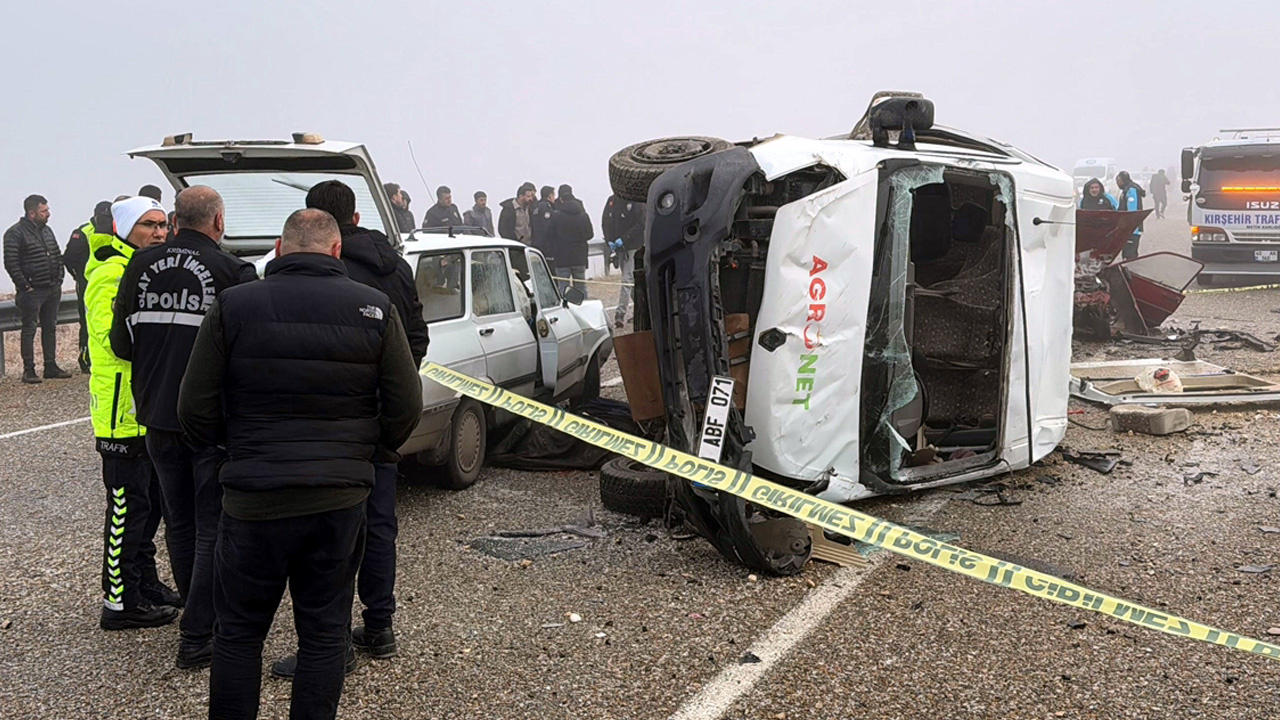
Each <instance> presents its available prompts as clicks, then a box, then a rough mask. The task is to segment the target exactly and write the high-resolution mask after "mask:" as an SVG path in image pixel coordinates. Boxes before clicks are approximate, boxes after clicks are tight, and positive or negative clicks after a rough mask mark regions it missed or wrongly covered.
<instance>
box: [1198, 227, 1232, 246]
mask: <svg viewBox="0 0 1280 720" xmlns="http://www.w3.org/2000/svg"><path fill="white" fill-rule="evenodd" d="M1191 240H1192V241H1193V242H1202V243H1224V242H1227V233H1226V232H1225V231H1223V230H1222V229H1221V228H1208V227H1206V228H1202V227H1195V228H1191Z"/></svg>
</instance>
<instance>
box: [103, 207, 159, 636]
mask: <svg viewBox="0 0 1280 720" xmlns="http://www.w3.org/2000/svg"><path fill="white" fill-rule="evenodd" d="M111 216H112V220H113V223H114V225H115V236H114V237H112V238H111V240H110V242H107V243H106V244H103V245H101V246H99V247H98V248H97V249H96V250H94V251H93V252H92V253H91V254H90V255H89V260H88V262H86V263H85V270H84V275H85V282H86V285H85V293H84V305H85V321H86V324H87V325H88V328H89V360H90V364H91V366H92V367H91V372H90V375H89V409H90V415H91V416H92V419H93V434H94V437H95V441H96V444H97V450H98V454H99V455H101V456H102V482H103V484H104V485H105V486H106V489H107V512H106V520H105V524H104V528H103V558H102V591H103V601H102V602H103V608H102V619H101V621H100V625H101V627H102V629H103V630H124V629H127V628H139V627H157V626H160V625H167V624H169V623H171V622H173V621H174V620H175V619H176V618H177V617H178V610H177V608H175V607H172V606H171V605H170V603H172V604H178V603H180V600H179V598H178V596H177V593H175V592H174V591H173V590H171V589H170V588H168V587H166V586H165V585H164V584H163V583H161V582H160V580H159V578H158V576H157V574H156V558H155V555H156V546H155V542H154V541H153V538H154V537H155V533H156V528H157V527H158V526H159V524H160V512H161V510H160V509H161V497H160V484H159V481H158V480H157V479H156V475H155V471H154V470H153V469H152V467H151V459H150V458H149V457H147V448H146V443H145V442H144V439H143V436H144V434H145V433H146V429H145V428H143V427H142V426H141V425H139V424H138V421H137V418H136V417H135V416H134V407H133V390H132V386H131V383H130V372H131V367H130V363H128V362H125V361H123V360H121V359H119V358H117V357H116V356H115V354H114V353H112V352H111V342H110V339H109V338H110V334H111V322H112V319H113V306H114V305H115V298H116V293H117V292H118V291H119V286H120V277H121V276H122V275H123V274H124V269H125V266H127V265H128V264H129V258H130V257H132V256H133V253H134V251H135V250H137V249H138V248H141V247H149V246H151V245H155V244H158V243H162V242H164V239H165V234H166V233H167V231H168V227H169V225H168V221H167V218H166V216H165V212H164V208H163V207H161V206H160V203H158V202H156V201H154V200H152V199H150V198H145V197H135V198H129V199H127V200H121V201H119V202H116V203H114V204H112V206H111Z"/></svg>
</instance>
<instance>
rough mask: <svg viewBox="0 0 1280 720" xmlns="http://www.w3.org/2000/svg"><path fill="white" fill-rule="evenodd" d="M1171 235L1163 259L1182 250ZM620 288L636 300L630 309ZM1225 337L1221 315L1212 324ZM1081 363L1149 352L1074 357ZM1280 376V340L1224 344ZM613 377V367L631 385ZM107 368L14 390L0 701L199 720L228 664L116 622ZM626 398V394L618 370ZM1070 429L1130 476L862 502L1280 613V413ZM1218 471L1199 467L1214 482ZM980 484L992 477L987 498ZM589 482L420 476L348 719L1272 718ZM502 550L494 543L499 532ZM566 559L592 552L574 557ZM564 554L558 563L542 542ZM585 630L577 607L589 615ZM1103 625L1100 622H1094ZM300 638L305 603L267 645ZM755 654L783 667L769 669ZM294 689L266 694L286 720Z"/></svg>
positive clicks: (1066, 625)
mask: <svg viewBox="0 0 1280 720" xmlns="http://www.w3.org/2000/svg"><path fill="white" fill-rule="evenodd" d="M1170 217H1171V219H1169V220H1164V221H1153V222H1151V223H1148V235H1147V237H1148V240H1147V243H1148V245H1147V248H1145V249H1157V248H1162V249H1185V245H1186V238H1187V229H1186V224H1185V222H1183V221H1182V220H1181V219H1180V218H1181V217H1182V215H1181V214H1180V211H1179V210H1178V209H1177V208H1176V207H1175V208H1173V209H1172V210H1171V213H1170ZM610 304H611V303H610ZM1277 307H1280V293H1277V292H1275V291H1263V292H1250V293H1235V294H1225V293H1224V294H1212V295H1198V296H1194V297H1192V298H1190V299H1189V300H1188V301H1187V303H1186V304H1185V305H1184V307H1183V308H1182V309H1181V310H1180V311H1179V313H1178V314H1177V315H1175V317H1174V321H1176V322H1178V323H1187V324H1189V323H1190V322H1192V321H1194V320H1200V321H1202V322H1205V323H1208V322H1213V323H1215V324H1217V325H1221V326H1230V327H1234V328H1236V329H1247V330H1249V331H1250V332H1254V333H1255V334H1258V335H1260V336H1265V337H1271V336H1274V335H1275V334H1276V333H1277V332H1278V331H1280V327H1277V326H1280V315H1276V314H1274V313H1272V312H1271V310H1272V309H1275V308H1277ZM1205 326H1206V327H1208V325H1207V324H1206V325H1205ZM1076 353H1077V355H1078V356H1080V357H1134V356H1138V355H1142V354H1149V353H1150V350H1149V349H1146V348H1134V347H1130V346H1123V345H1119V346H1116V345H1113V346H1101V345H1096V344H1095V345H1085V344H1078V345H1077V348H1076ZM1203 355H1204V357H1206V358H1207V359H1211V360H1221V361H1223V362H1226V363H1228V364H1232V365H1233V366H1235V367H1247V368H1248V369H1250V370H1252V371H1255V372H1259V373H1262V374H1265V375H1267V376H1269V377H1272V378H1273V379H1277V378H1280V359H1278V358H1277V356H1276V355H1275V354H1274V353H1257V352H1253V351H1248V350H1243V351H1241V350H1217V349H1214V348H1204V349H1203ZM612 377H616V368H614V367H613V366H612V365H610V366H609V367H608V368H607V369H606V372H605V378H606V381H607V380H608V379H610V378H612ZM85 386H86V382H85V378H84V377H83V376H77V377H76V378H74V379H72V380H67V381H61V382H57V383H54V382H49V383H46V384H44V385H42V386H36V387H28V386H23V385H21V384H19V383H17V382H16V381H15V377H14V373H13V368H12V366H11V367H10V375H9V377H7V378H5V379H4V380H3V381H2V382H0V467H3V468H4V469H5V470H4V473H3V482H0V528H2V529H0V559H2V560H0V561H2V563H3V564H2V565H0V567H2V568H3V570H2V571H0V642H2V643H3V644H4V647H5V649H4V651H3V652H0V717H4V718H72V717H76V718H78V717H108V716H111V717H124V718H133V717H136V718H186V717H199V716H203V712H204V710H203V708H204V705H205V703H206V701H207V683H208V673H207V671H200V672H181V671H178V670H176V669H174V668H173V666H172V660H173V653H174V651H175V649H176V643H177V628H176V626H171V627H167V628H163V629H158V630H148V631H135V632H123V633H111V634H108V633H103V632H101V631H100V630H98V629H97V622H96V621H97V615H98V612H99V607H100V605H99V601H98V595H99V592H98V557H99V553H100V546H101V535H100V532H101V530H100V527H101V511H102V507H103V502H104V497H103V493H102V490H101V482H100V479H99V475H98V469H99V468H98V460H97V456H96V454H95V453H94V452H93V449H92V444H91V440H90V437H89V435H90V430H89V426H88V424H87V423H73V424H69V425H64V426H60V427H55V428H51V429H46V430H41V431H37V432H31V433H26V434H22V435H12V433H14V432H19V431H22V430H26V429H31V428H36V427H40V426H45V425H48V424H51V423H58V422H61V421H68V420H75V419H77V418H81V417H83V416H85V415H87V408H86V399H85ZM608 392H612V393H615V394H616V393H620V392H621V388H620V387H618V386H612V387H610V388H609V390H608ZM1073 407H1077V408H1079V409H1083V410H1085V413H1084V414H1083V415H1079V416H1073V418H1074V419H1076V420H1077V421H1078V422H1079V423H1081V425H1073V426H1072V427H1071V429H1070V431H1069V433H1068V435H1067V439H1066V442H1065V444H1066V445H1068V446H1070V447H1072V448H1077V449H1080V448H1098V447H1101V448H1116V449H1119V450H1121V452H1122V453H1123V455H1124V457H1125V459H1126V460H1128V461H1131V463H1132V464H1131V465H1129V466H1121V467H1120V468H1118V469H1117V470H1116V471H1114V472H1113V473H1112V474H1110V475H1100V474H1098V473H1095V472H1093V471H1091V470H1087V469H1084V468H1080V467H1077V466H1074V465H1069V464H1066V463H1063V462H1060V461H1059V459H1058V456H1057V455H1056V454H1055V455H1053V456H1051V457H1050V458H1049V459H1048V461H1047V462H1046V463H1044V465H1043V466H1041V467H1037V468H1033V469H1031V470H1029V471H1026V472H1022V473H1018V474H1016V475H1013V476H1010V477H1007V478H1003V479H1002V480H1001V482H1002V483H1003V484H1004V486H1005V487H1006V491H1005V496H1006V497H1007V498H1009V499H1011V500H1013V501H1016V502H1019V503H1020V504H1016V505H1001V506H996V507H985V506H981V505H978V504H976V503H974V502H971V499H972V498H973V493H972V492H971V491H972V490H973V488H967V487H959V488H949V489H946V490H939V491H934V492H930V493H927V494H923V495H913V496H910V497H906V498H894V499H889V500H878V501H872V502H869V503H864V504H861V505H860V506H859V507H860V508H861V509H863V510H865V511H866V512H869V513H871V514H874V515H880V516H884V517H888V518H891V519H895V520H900V521H903V522H910V523H914V524H917V525H920V526H924V527H927V528H929V529H930V530H931V531H934V532H938V533H943V534H946V536H947V537H949V538H954V540H953V542H955V543H958V544H960V545H961V546H964V547H967V548H971V549H974V550H979V551H983V552H989V553H996V554H1002V555H1005V556H1012V557H1016V558H1018V559H1021V560H1032V561H1038V562H1041V563H1046V564H1048V565H1050V566H1052V567H1054V568H1056V569H1057V570H1058V571H1060V572H1064V573H1069V574H1071V575H1074V576H1075V578H1076V580H1077V581H1079V582H1082V583H1083V584H1085V585H1088V586H1090V587H1094V588H1097V589H1099V590H1103V591H1106V592H1110V593H1113V594H1116V595H1119V596H1121V597H1125V598H1129V599H1132V600H1135V601H1138V602H1141V603H1145V604H1148V605H1151V606H1153V607H1156V608H1158V609H1161V610H1167V611H1168V612H1170V613H1175V614H1180V615H1185V616H1187V617H1189V618H1192V619H1194V620H1198V621H1202V622H1206V623H1209V624H1212V625H1216V626H1219V627H1222V628H1225V629H1228V630H1232V631H1236V632H1240V633H1242V634H1246V635H1251V636H1254V637H1266V633H1267V631H1268V629H1269V628H1272V627H1276V626H1280V607H1278V605H1280V603H1278V601H1277V589H1278V587H1277V582H1278V580H1277V578H1276V577H1275V576H1276V575H1277V573H1280V568H1278V569H1276V570H1273V571H1270V572H1264V573H1260V574H1259V573H1245V572H1240V571H1239V569H1238V568H1239V567H1241V566H1248V565H1261V566H1265V565H1280V534H1273V533H1264V532H1263V531H1262V530H1260V528H1261V527H1276V526H1280V500H1277V499H1276V490H1277V487H1278V486H1280V474H1278V473H1277V470H1276V468H1277V466H1278V465H1277V464H1278V462H1280V459H1278V457H1277V454H1276V452H1275V447H1276V445H1277V441H1278V440H1280V415H1278V414H1277V413H1278V412H1280V408H1276V407H1271V408H1245V409H1235V410H1220V411H1217V412H1212V411H1203V412H1200V413H1198V414H1197V416H1196V420H1197V422H1196V426H1195V427H1194V428H1193V430H1192V431H1191V432H1188V433H1184V434H1181V435H1177V436H1173V437H1167V438H1151V437H1146V436H1129V435H1116V434H1114V433H1112V432H1111V431H1109V430H1106V429H1103V430H1089V429H1086V428H1085V427H1083V425H1088V426H1092V427H1105V413H1104V412H1103V411H1101V410H1099V409H1097V408H1091V407H1086V406H1084V405H1077V404H1075V403H1073ZM1201 471H1205V472H1208V473H1216V474H1206V475H1203V476H1201V477H1200V478H1199V479H1198V480H1191V479H1188V478H1194V476H1195V475H1197V474H1199V472H1201ZM966 491H969V492H968V493H967V494H966ZM599 505H600V503H599V494H598V486H597V480H596V478H595V477H594V475H593V474H592V473H587V472H556V473H527V472H517V471H511V470H501V469H490V470H487V471H486V472H485V474H484V476H483V478H482V479H481V481H480V482H479V483H478V484H477V485H476V486H475V487H473V488H471V489H469V490H466V491H463V492H457V493H450V492H444V491H441V490H439V489H436V488H435V487H434V486H432V485H431V484H430V482H429V481H427V480H424V479H405V480H404V481H403V482H402V485H401V494H400V527H401V538H400V545H399V547H400V562H399V568H400V578H399V584H398V595H399V599H400V608H399V610H398V612H397V614H396V628H397V632H398V634H399V638H400V643H401V648H402V652H401V655H400V656H399V657H398V658H395V659H393V660H389V661H370V660H367V659H364V658H362V660H361V665H360V667H359V669H358V670H357V671H356V672H355V674H353V675H352V676H351V677H350V678H349V680H348V683H347V687H346V692H345V695H344V698H343V704H342V716H344V717H379V718H418V717H433V718H435V717H438V718H475V717H496V718H664V717H671V716H678V717H681V718H715V717H726V718H779V717H785V718H861V717H877V718H904V719H907V718H921V719H924V718H939V717H973V718H1000V719H1004V718H1059V717H1065V718H1100V719H1101V718H1108V719H1109V718H1183V717H1202V718H1223V719H1226V718H1233V719H1234V718H1264V717H1274V715H1275V712H1276V702H1277V701H1276V698H1277V697H1278V696H1280V663H1276V662H1273V661H1269V660H1266V659H1263V658H1259V657H1254V656H1248V655H1245V654H1243V653H1239V652H1233V651H1231V650H1227V649H1224V648H1219V647H1211V646H1209V645H1205V644H1201V643H1195V642H1191V641H1188V640H1184V639H1178V638H1173V637H1170V636H1166V635H1162V634H1159V633H1155V632H1152V631H1148V630H1144V629H1141V628H1138V627H1135V626H1131V625H1127V624H1124V623H1121V622H1119V621H1116V620H1110V619H1106V618H1103V617H1102V616H1097V615H1093V614H1090V613H1086V612H1084V611H1080V610H1075V609H1071V608H1066V607H1063V606H1059V605H1054V604H1050V603H1047V602H1044V601H1041V600H1037V599H1034V598H1030V597H1027V596H1023V595H1020V594H1017V593H1013V592H1011V591H1008V590H1003V589H999V588H994V587H992V586H988V585H984V584H981V583H977V582H974V581H972V580H968V579H966V578H963V577H960V576H956V575H952V574H949V573H946V572H944V571H941V570H938V569H935V568H932V567H928V566H924V565H921V564H919V563H916V562H909V561H900V560H899V559H897V558H896V557H894V556H891V555H888V554H877V555H873V556H872V557H871V560H872V563H873V566H872V567H871V568H870V569H869V570H840V569H837V568H835V567H834V566H831V565H825V564H820V563H813V564H811V565H810V566H809V567H808V568H807V569H806V570H805V572H804V573H803V574H802V575H801V576H799V577H795V578H787V579H776V578H763V577H762V578H755V579H753V578H750V577H749V576H748V571H746V570H744V569H742V568H739V567H736V566H734V565H731V564H729V563H727V562H725V561H724V560H722V559H721V558H720V557H719V556H718V555H717V554H716V553H715V552H713V551H712V550H711V548H710V546H709V545H707V544H706V543H704V542H703V541H701V540H699V539H687V540H679V539H676V538H675V537H673V536H672V535H671V534H670V533H669V532H668V531H667V530H666V529H664V528H663V527H661V526H660V525H659V524H657V523H651V524H648V525H641V524H638V523H636V522H635V521H633V520H631V519H629V518H626V517H623V516H620V515H615V514H612V513H609V512H605V511H602V510H600V507H599ZM591 509H594V519H595V520H596V522H597V523H598V524H599V526H600V527H601V529H603V530H604V532H605V537H604V538H602V539H584V538H575V537H573V536H557V537H554V538H553V540H555V541H557V542H559V541H564V542H565V543H566V545H561V546H554V545H537V544H535V545H534V546H533V547H532V548H528V549H529V550H530V553H529V554H530V557H529V558H528V560H529V561H528V562H519V561H509V560H503V559H499V558H496V557H492V556H490V555H487V554H485V553H484V552H482V551H481V550H480V548H481V547H485V546H486V543H487V542H489V541H486V540H483V538H486V537H489V536H491V535H492V534H493V533H495V532H496V531H499V530H522V529H535V528H546V527H553V526H559V525H563V524H566V523H571V522H575V521H577V520H579V519H581V518H582V516H584V515H585V514H586V513H587V512H588V511H589V510H591ZM477 540H479V542H477ZM567 545H581V547H574V548H569V547H567ZM557 549H558V550H559V551H558V552H551V553H549V554H534V552H536V551H547V550H551V551H554V550H557ZM570 613H574V614H576V615H577V616H580V618H581V621H580V622H570V621H569V617H568V615H569V614H570ZM1079 623H1084V624H1083V626H1081V625H1079ZM294 642H295V638H294V635H293V630H292V623H291V621H290V616H289V609H288V607H287V606H286V607H284V608H282V610H281V613H280V615H279V616H278V618H277V623H276V626H275V628H274V629H273V631H272V634H271V637H270V638H269V640H268V643H267V651H266V660H268V661H269V660H271V659H274V658H275V657H277V656H279V655H282V654H285V653H287V652H289V651H290V650H291V649H292V647H293V646H294ZM755 659H758V660H760V662H754V661H753V660H755ZM288 695H289V686H288V685H287V684H285V683H281V682H277V681H272V680H264V684H263V698H264V708H263V713H262V717H264V718H280V717H285V716H286V714H287V703H288Z"/></svg>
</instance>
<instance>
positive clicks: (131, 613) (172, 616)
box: [98, 605, 178, 630]
mask: <svg viewBox="0 0 1280 720" xmlns="http://www.w3.org/2000/svg"><path fill="white" fill-rule="evenodd" d="M177 619H178V609H177V608H172V607H168V606H164V605H162V606H159V607H156V606H155V605H139V606H137V607H135V608H133V609H132V610H112V609H111V608H105V607H104V608H102V619H101V620H99V621H98V625H99V626H100V627H101V628H102V629H103V630H131V629H134V628H151V627H160V626H162V625H168V624H169V623H171V622H173V621H174V620H177Z"/></svg>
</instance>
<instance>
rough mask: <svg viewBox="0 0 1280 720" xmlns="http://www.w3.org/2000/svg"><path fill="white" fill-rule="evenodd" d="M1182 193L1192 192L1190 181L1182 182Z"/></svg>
mask: <svg viewBox="0 0 1280 720" xmlns="http://www.w3.org/2000/svg"><path fill="white" fill-rule="evenodd" d="M1182 192H1184V193H1189V192H1191V181H1190V180H1183V181H1182Z"/></svg>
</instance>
